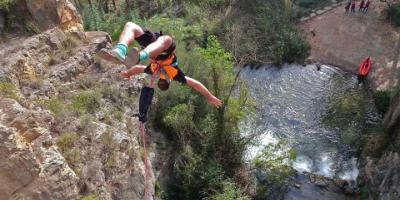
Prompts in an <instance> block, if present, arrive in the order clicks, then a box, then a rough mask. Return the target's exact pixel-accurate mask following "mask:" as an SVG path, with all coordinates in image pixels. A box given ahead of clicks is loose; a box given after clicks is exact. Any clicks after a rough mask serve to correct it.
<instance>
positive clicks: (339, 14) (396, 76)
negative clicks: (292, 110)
mask: <svg viewBox="0 0 400 200" xmlns="http://www.w3.org/2000/svg"><path fill="white" fill-rule="evenodd" d="M358 4H359V2H357V5H358ZM385 6H386V4H385V3H382V2H376V1H373V2H372V7H370V9H369V11H368V13H366V14H363V13H360V12H358V8H357V12H356V13H352V14H345V13H344V5H342V6H339V7H337V8H334V9H332V10H330V11H328V12H326V13H324V14H322V15H320V16H317V17H314V18H312V19H310V20H307V21H305V22H303V23H302V24H301V25H300V26H301V28H302V29H303V30H304V32H305V34H306V36H307V40H308V41H309V42H310V44H311V55H310V58H309V59H310V60H311V61H313V62H320V63H323V64H330V65H333V66H338V67H340V68H342V69H344V70H346V71H350V72H354V73H357V70H358V65H359V63H361V61H362V60H363V59H364V58H365V57H368V56H371V58H372V60H373V66H372V67H373V68H372V72H371V73H370V75H369V79H370V80H371V82H372V84H371V85H372V88H373V89H374V90H382V89H390V88H393V87H394V86H396V85H398V84H399V80H400V63H399V57H400V56H399V54H400V29H397V28H394V27H393V26H392V25H390V24H389V23H387V22H386V21H385V19H384V17H385V16H384V13H383V10H384V8H385ZM313 33H315V35H313Z"/></svg>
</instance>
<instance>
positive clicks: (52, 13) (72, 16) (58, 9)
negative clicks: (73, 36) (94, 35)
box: [26, 0, 83, 31]
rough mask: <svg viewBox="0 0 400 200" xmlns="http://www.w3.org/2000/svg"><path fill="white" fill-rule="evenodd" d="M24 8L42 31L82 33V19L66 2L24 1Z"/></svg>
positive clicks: (47, 0)
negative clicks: (56, 29) (58, 29)
mask: <svg viewBox="0 0 400 200" xmlns="http://www.w3.org/2000/svg"><path fill="white" fill-rule="evenodd" d="M26 6H27V8H28V10H29V12H30V13H31V15H32V17H33V18H34V20H35V21H36V23H37V24H38V25H39V26H40V28H41V29H42V30H47V29H50V28H53V27H55V26H60V27H61V28H62V29H63V30H64V31H70V30H72V31H83V26H82V24H83V23H82V18H81V17H80V15H79V13H78V11H77V10H76V8H75V7H74V6H73V5H72V3H71V2H69V1H68V0H26Z"/></svg>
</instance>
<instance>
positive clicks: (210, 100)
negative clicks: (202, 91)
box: [207, 96, 222, 108]
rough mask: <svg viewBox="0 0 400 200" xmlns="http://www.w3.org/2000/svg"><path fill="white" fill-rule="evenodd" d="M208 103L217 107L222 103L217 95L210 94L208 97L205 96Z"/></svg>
mask: <svg viewBox="0 0 400 200" xmlns="http://www.w3.org/2000/svg"><path fill="white" fill-rule="evenodd" d="M207 100H208V103H210V104H211V105H212V106H214V107H216V108H219V107H221V105H222V101H221V100H219V99H218V98H217V97H215V96H211V97H209V98H207Z"/></svg>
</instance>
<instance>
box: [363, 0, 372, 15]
mask: <svg viewBox="0 0 400 200" xmlns="http://www.w3.org/2000/svg"><path fill="white" fill-rule="evenodd" d="M370 5H371V2H370V1H369V0H368V1H367V3H365V6H364V10H363V11H364V13H367V11H368V8H369V6H370Z"/></svg>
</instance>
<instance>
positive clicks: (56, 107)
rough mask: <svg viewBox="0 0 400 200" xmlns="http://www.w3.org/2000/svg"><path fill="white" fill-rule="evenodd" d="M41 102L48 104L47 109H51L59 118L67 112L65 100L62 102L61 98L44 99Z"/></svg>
mask: <svg viewBox="0 0 400 200" xmlns="http://www.w3.org/2000/svg"><path fill="white" fill-rule="evenodd" d="M41 104H42V105H44V106H46V107H47V109H49V110H50V111H51V112H52V113H53V114H54V116H56V117H57V118H61V117H63V116H65V114H66V113H65V111H66V110H65V107H64V102H62V101H61V100H60V99H59V98H56V97H54V98H51V99H49V100H43V101H42V102H41Z"/></svg>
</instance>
